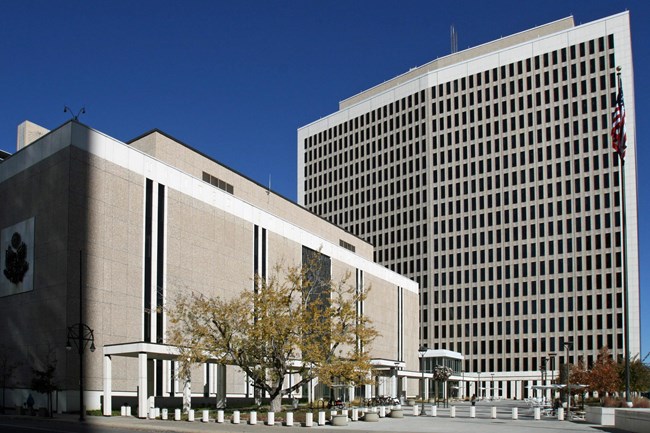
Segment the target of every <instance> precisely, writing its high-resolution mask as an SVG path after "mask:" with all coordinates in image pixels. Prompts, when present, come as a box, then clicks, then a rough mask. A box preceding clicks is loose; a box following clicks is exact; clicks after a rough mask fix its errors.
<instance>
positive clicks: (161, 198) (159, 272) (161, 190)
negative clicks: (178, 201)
mask: <svg viewBox="0 0 650 433" xmlns="http://www.w3.org/2000/svg"><path fill="white" fill-rule="evenodd" d="M156 259H157V261H156V263H157V266H156V289H157V290H156V294H157V295H156V307H157V309H156V342H157V343H163V335H164V332H163V309H162V308H163V298H164V295H165V288H164V286H163V276H164V269H165V267H164V265H165V185H161V184H158V248H157V253H156ZM161 369H162V364H161ZM160 378H161V379H160V380H161V383H162V376H160ZM161 389H162V388H161Z"/></svg>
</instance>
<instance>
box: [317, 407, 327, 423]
mask: <svg viewBox="0 0 650 433" xmlns="http://www.w3.org/2000/svg"><path fill="white" fill-rule="evenodd" d="M318 425H325V412H324V411H322V410H321V411H320V412H318Z"/></svg>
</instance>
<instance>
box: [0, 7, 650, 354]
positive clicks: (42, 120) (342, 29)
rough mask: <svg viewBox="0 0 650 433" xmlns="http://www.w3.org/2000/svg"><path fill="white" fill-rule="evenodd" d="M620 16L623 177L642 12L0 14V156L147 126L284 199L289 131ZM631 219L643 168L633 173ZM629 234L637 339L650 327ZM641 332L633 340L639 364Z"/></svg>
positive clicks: (645, 338)
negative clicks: (498, 46) (488, 49)
mask: <svg viewBox="0 0 650 433" xmlns="http://www.w3.org/2000/svg"><path fill="white" fill-rule="evenodd" d="M624 10H629V11H630V13H631V20H632V38H633V54H634V74H635V78H636V80H635V81H636V82H635V92H636V113H637V140H638V143H639V150H638V156H637V157H638V164H639V167H643V166H644V161H647V160H648V159H649V158H650V150H648V147H647V146H645V147H644V146H643V145H642V143H647V141H648V138H649V137H650V130H649V125H648V122H647V117H648V116H647V114H646V113H648V109H649V108H650V107H649V105H650V88H649V86H648V79H646V78H645V77H648V76H650V55H649V54H650V53H649V52H648V51H649V42H650V28H649V26H648V25H647V23H648V22H650V2H647V1H642V0H638V1H597V0H596V1H594V0H591V1H556V0H549V1H535V2H533V1H530V2H529V1H521V0H518V1H499V0H497V1H491V2H488V1H484V0H482V1H454V2H447V1H440V0H439V1H434V0H429V1H415V0H401V1H384V0H373V1H370V0H365V1H360V0H359V1H355V0H343V1H339V0H328V1H316V0H303V1H263V0H259V1H247V0H241V1H230V2H224V1H192V0H184V1H181V0H178V1H166V0H157V1H148V0H138V1H132V0H130V1H127V0H111V1H108V0H105V1H91V0H66V1H55V0H51V1H49V0H41V1H35V0H20V1H18V0H14V1H9V0H2V1H0V119H1V121H0V149H3V150H7V151H10V152H13V151H14V150H15V141H16V126H17V125H18V124H19V123H21V122H22V121H24V120H26V119H29V120H31V121H33V122H35V123H37V124H40V125H42V126H44V127H46V128H49V129H51V128H55V127H56V126H58V125H60V124H61V123H63V122H65V121H67V120H68V119H69V118H70V116H69V115H68V114H66V113H63V107H64V105H67V106H69V107H71V108H72V109H73V110H74V111H75V112H76V111H77V110H79V109H80V108H81V107H86V111H87V112H86V114H84V115H82V116H81V118H80V120H81V121H82V122H83V123H86V124H87V125H89V126H92V127H94V128H96V129H98V130H100V131H102V132H104V133H106V134H108V135H111V136H113V137H115V138H117V139H120V140H125V141H126V140H129V139H131V138H134V137H136V136H138V135H140V134H142V133H144V132H146V131H148V130H150V129H153V128H160V129H162V130H163V131H165V132H167V133H168V134H170V135H172V136H174V137H176V138H178V139H180V140H182V141H184V142H185V143H187V144H189V145H191V146H193V147H195V148H197V149H198V150H200V151H202V152H204V153H206V154H208V155H211V156H213V157H214V158H215V159H217V160H219V161H221V162H222V163H224V164H226V165H228V166H230V167H232V168H234V169H236V170H237V171H239V172H241V173H243V174H245V175H247V176H248V177H250V178H252V179H254V180H256V181H258V182H260V183H262V184H265V185H266V184H268V182H269V178H270V179H271V184H272V188H273V189H274V190H276V191H277V192H278V193H280V194H282V195H284V196H286V197H288V198H290V199H294V200H295V199H296V157H297V156H296V130H297V128H298V127H300V126H303V125H305V124H307V123H310V122H312V121H314V120H317V119H318V118H320V117H323V116H326V115H328V114H330V113H332V112H334V111H336V110H337V108H338V102H339V101H340V100H342V99H345V98H347V97H349V96H352V95H354V94H356V93H358V92H360V91H362V90H365V89H367V88H369V87H371V86H373V85H375V84H379V83H381V82H383V81H385V80H388V79H390V78H392V77H394V76H395V75H398V74H401V73H403V72H406V71H408V70H409V69H410V68H411V67H414V66H419V65H422V64H424V63H426V62H428V61H430V60H433V59H435V58H436V57H442V56H444V55H447V54H449V51H450V39H449V27H450V25H452V24H453V25H454V26H455V28H456V31H457V33H458V47H459V49H464V48H468V47H471V46H475V45H478V44H481V43H485V42H489V41H491V40H493V39H496V38H499V37H501V36H507V35H509V34H512V33H516V32H519V31H522V30H526V29H528V28H531V27H534V26H536V25H540V24H544V23H546V22H550V21H554V20H557V19H560V18H563V17H566V16H569V15H573V16H574V19H575V22H576V24H580V23H586V22H589V21H593V20H595V19H598V18H602V17H605V16H607V15H612V14H615V13H618V12H621V11H624ZM638 182H639V191H640V195H639V198H638V202H639V219H640V221H643V220H644V219H645V218H646V217H648V216H649V215H650V188H647V189H646V188H644V186H645V185H647V184H648V182H650V171H643V170H639V180H638ZM649 240H650V228H648V226H644V225H641V226H640V233H639V241H640V244H641V252H640V254H641V257H640V264H641V297H642V301H641V302H642V307H641V317H642V319H641V320H642V321H641V328H642V330H643V329H649V327H650V314H649V313H650V292H649V290H650V289H649V288H648V287H649V286H650V271H649V269H650V256H649V253H650V250H649V247H648V245H649V243H648V241H649ZM648 351H650V332H645V333H643V332H642V353H643V354H646V353H647V352H648Z"/></svg>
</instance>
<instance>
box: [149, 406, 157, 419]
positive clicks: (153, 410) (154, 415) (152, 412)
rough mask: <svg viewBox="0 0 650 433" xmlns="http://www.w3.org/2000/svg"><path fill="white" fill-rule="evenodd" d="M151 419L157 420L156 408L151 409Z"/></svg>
mask: <svg viewBox="0 0 650 433" xmlns="http://www.w3.org/2000/svg"><path fill="white" fill-rule="evenodd" d="M149 419H156V410H155V409H154V408H150V409H149Z"/></svg>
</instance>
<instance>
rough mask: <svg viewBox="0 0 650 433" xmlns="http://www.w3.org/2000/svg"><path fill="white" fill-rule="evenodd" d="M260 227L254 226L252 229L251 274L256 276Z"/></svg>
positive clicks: (258, 271)
mask: <svg viewBox="0 0 650 433" xmlns="http://www.w3.org/2000/svg"><path fill="white" fill-rule="evenodd" d="M259 232H260V227H259V226H255V229H254V230H253V275H254V276H257V275H259V273H260V269H259V266H258V264H259V261H260V259H259V251H258V250H259V244H260V235H259Z"/></svg>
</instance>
